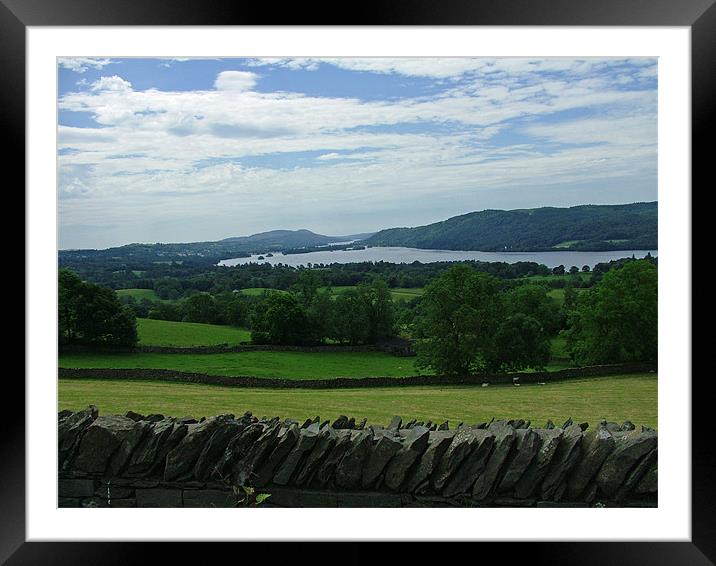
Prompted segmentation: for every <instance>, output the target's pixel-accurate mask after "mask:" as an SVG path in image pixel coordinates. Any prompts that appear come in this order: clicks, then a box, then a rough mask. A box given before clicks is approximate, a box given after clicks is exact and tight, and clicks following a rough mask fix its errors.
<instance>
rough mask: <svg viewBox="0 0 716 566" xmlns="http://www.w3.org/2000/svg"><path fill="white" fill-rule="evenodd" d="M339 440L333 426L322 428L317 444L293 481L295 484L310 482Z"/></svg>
mask: <svg viewBox="0 0 716 566" xmlns="http://www.w3.org/2000/svg"><path fill="white" fill-rule="evenodd" d="M337 440H338V435H337V434H336V432H335V431H334V430H333V429H332V428H331V427H327V428H326V429H324V430H321V433H320V434H319V437H318V441H317V442H316V445H315V446H314V448H313V450H311V452H310V453H309V454H308V456H307V457H306V458H305V460H304V463H303V466H302V467H301V469H300V470H299V471H298V472H297V474H296V479H295V480H294V481H293V484H294V485H297V486H300V485H308V484H309V483H310V481H311V479H313V475H314V474H315V473H316V470H318V467H319V466H320V464H321V462H322V461H323V459H324V458H325V457H326V456H327V455H328V454H329V453H330V452H331V450H332V449H333V447H334V446H335V444H336V441H337Z"/></svg>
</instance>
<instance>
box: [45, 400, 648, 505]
mask: <svg viewBox="0 0 716 566" xmlns="http://www.w3.org/2000/svg"><path fill="white" fill-rule="evenodd" d="M58 438H59V440H58V457H59V461H58V466H59V501H58V504H59V506H60V507H68V506H75V507H79V506H85V507H88V506H89V507H95V506H103V507H104V506H109V507H135V506H136V507H212V506H215V507H226V506H236V505H239V504H240V502H241V501H242V498H243V497H244V496H245V493H246V490H244V488H245V487H248V488H250V490H254V493H257V492H263V493H268V494H270V497H269V498H268V499H267V500H266V502H265V503H262V505H265V506H288V507H295V506H298V507H339V506H348V507H366V506H368V507H383V506H388V507H399V506H449V505H457V506H466V505H472V506H655V505H656V503H657V474H658V462H657V440H658V439H657V433H656V431H654V430H651V429H649V428H647V427H639V428H636V427H635V426H634V425H633V424H631V423H630V422H628V421H627V422H625V423H623V424H621V425H619V424H617V423H610V422H604V421H603V422H601V423H598V425H597V426H595V427H593V428H592V427H589V425H588V424H587V423H580V424H576V423H573V422H572V421H571V419H568V420H567V422H565V423H563V424H562V425H561V426H555V425H554V424H553V423H552V422H551V421H550V422H548V423H547V424H546V425H544V427H543V428H533V427H532V426H531V423H530V422H529V421H527V422H525V421H524V420H522V419H517V420H509V421H504V420H499V421H495V420H493V421H491V422H489V423H486V422H485V423H476V424H472V425H467V424H464V423H460V424H459V425H458V426H457V427H455V428H452V429H451V428H450V426H449V423H448V422H444V423H441V424H437V423H432V422H428V423H424V422H416V421H415V420H412V421H410V422H407V423H403V421H402V419H401V418H400V417H394V418H393V419H392V420H391V422H390V423H388V424H387V425H385V426H377V425H368V424H367V423H366V419H363V420H361V421H360V422H356V420H355V419H354V418H350V419H349V418H348V417H346V416H341V417H339V418H338V419H336V420H335V421H333V422H330V421H327V420H325V421H322V420H321V419H320V418H319V417H316V418H314V419H308V420H306V421H305V422H303V423H298V422H296V421H293V420H291V419H285V420H281V419H279V418H278V417H274V418H266V417H263V418H257V417H255V416H253V415H252V414H251V413H245V414H244V415H242V416H240V417H238V418H237V417H235V416H234V415H230V414H227V415H218V416H214V417H210V418H202V419H200V420H198V421H197V420H196V419H194V418H192V417H184V418H174V417H165V416H163V415H148V416H144V415H140V414H137V413H133V412H131V411H130V412H128V413H126V414H125V415H108V416H99V413H98V410H97V408H96V407H94V406H90V407H88V408H87V409H85V410H84V411H79V412H70V411H62V412H61V413H59V437H58Z"/></svg>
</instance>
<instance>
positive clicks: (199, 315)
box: [182, 293, 217, 324]
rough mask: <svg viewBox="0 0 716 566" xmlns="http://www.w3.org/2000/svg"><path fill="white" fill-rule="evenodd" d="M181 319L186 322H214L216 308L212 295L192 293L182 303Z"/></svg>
mask: <svg viewBox="0 0 716 566" xmlns="http://www.w3.org/2000/svg"><path fill="white" fill-rule="evenodd" d="M182 313H183V315H184V317H183V320H185V321H186V322H202V323H204V324H213V323H214V322H216V316H217V310H216V304H215V301H214V297H212V296H211V295H209V294H208V293H199V294H197V295H192V296H191V297H189V298H188V299H186V300H184V302H183V303H182Z"/></svg>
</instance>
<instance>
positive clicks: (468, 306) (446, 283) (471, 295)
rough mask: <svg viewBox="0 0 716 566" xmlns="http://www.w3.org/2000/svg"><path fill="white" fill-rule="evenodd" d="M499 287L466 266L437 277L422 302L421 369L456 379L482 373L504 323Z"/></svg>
mask: <svg viewBox="0 0 716 566" xmlns="http://www.w3.org/2000/svg"><path fill="white" fill-rule="evenodd" d="M499 285H500V283H499V280H498V279H496V278H494V277H492V276H490V275H487V274H484V273H478V272H475V271H474V270H472V269H470V268H469V267H467V266H464V265H456V266H453V267H451V268H450V269H448V270H447V271H446V272H444V273H443V274H442V275H440V276H439V277H437V278H435V279H434V280H433V281H432V282H431V283H430V284H429V285H428V286H427V287H426V289H425V293H424V295H423V299H422V301H421V303H420V308H421V311H422V315H421V318H420V319H419V321H418V335H419V336H420V337H421V340H419V342H418V344H417V347H418V360H417V362H416V365H417V367H419V368H431V369H433V370H434V371H435V372H436V373H438V374H452V375H467V374H469V373H470V372H471V371H473V370H476V369H484V367H485V354H486V353H487V352H488V351H489V350H490V348H491V347H492V344H491V341H492V337H493V336H494V334H495V331H496V330H497V328H498V326H499V320H500V318H501V311H502V303H501V300H500V297H499Z"/></svg>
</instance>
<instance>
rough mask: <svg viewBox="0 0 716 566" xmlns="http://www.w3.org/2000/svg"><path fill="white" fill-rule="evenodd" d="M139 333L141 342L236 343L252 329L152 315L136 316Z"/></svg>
mask: <svg viewBox="0 0 716 566" xmlns="http://www.w3.org/2000/svg"><path fill="white" fill-rule="evenodd" d="M137 333H138V334H139V345H140V346H179V347H188V346H215V345H217V344H229V345H230V346H235V345H237V344H239V343H241V342H249V341H250V340H251V332H249V331H248V330H246V329H245V328H237V327H234V326H221V325H218V324H200V323H197V322H172V321H169V320H153V319H150V318H138V319H137Z"/></svg>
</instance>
